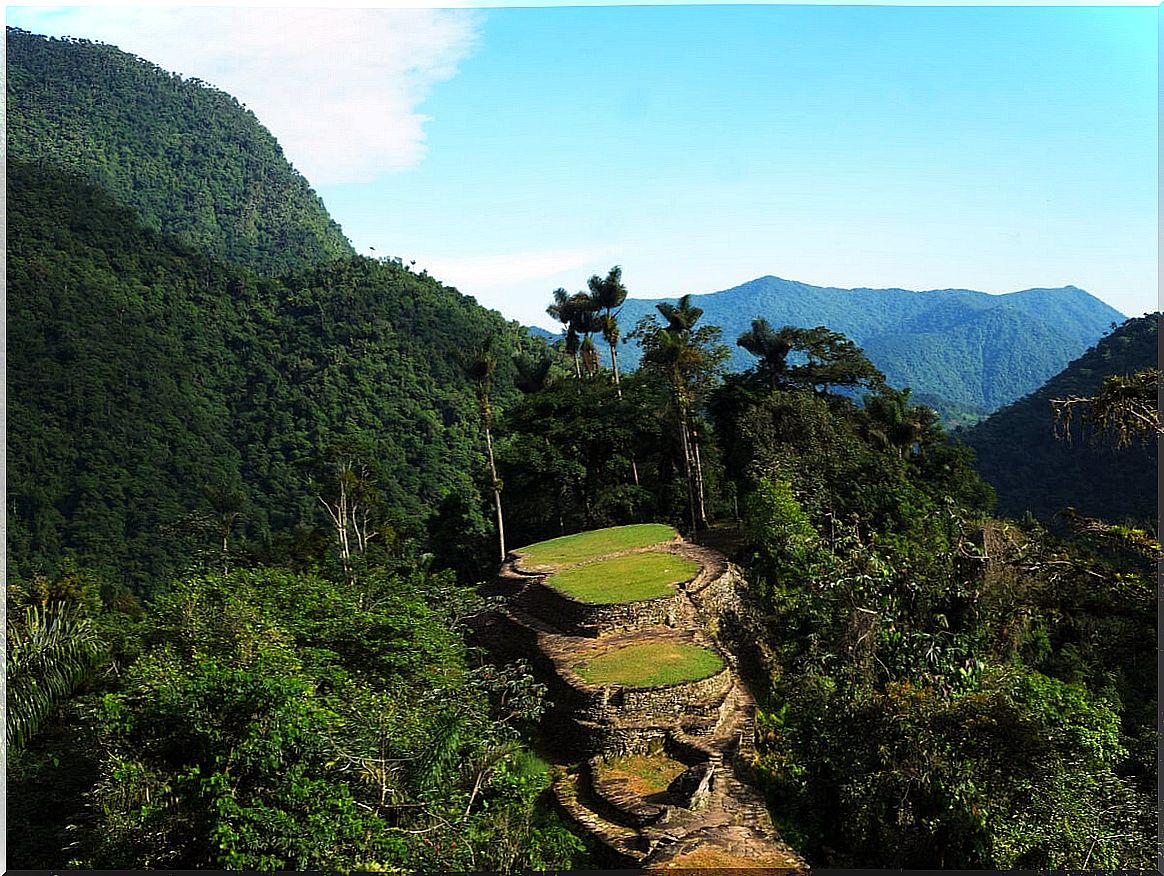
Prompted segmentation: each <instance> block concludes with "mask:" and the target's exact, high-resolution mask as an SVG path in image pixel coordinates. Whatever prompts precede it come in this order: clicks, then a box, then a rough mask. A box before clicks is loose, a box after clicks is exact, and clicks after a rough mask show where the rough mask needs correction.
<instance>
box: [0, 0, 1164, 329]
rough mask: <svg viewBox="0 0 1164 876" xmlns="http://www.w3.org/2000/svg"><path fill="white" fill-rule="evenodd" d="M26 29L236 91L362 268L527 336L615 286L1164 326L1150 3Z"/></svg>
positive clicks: (443, 15) (240, 15) (302, 14)
mask: <svg viewBox="0 0 1164 876" xmlns="http://www.w3.org/2000/svg"><path fill="white" fill-rule="evenodd" d="M7 13H8V15H7V17H8V23H9V24H12V25H17V26H21V27H25V28H27V29H29V30H33V31H36V32H40V33H51V34H55V35H61V34H70V35H74V36H81V37H87V38H91V39H98V40H101V41H103V42H109V43H113V44H115V45H119V46H120V47H121V48H123V49H125V50H127V51H131V52H134V53H135V54H138V55H141V56H143V57H146V58H148V59H150V60H151V61H154V62H156V63H158V64H160V65H161V66H163V67H166V68H168V69H174V70H177V71H178V72H181V73H183V74H185V75H188V76H198V77H200V78H202V79H204V80H207V81H209V82H212V83H214V84H216V85H218V86H220V87H222V88H223V89H224V90H227V91H229V92H231V93H232V94H235V95H236V96H237V97H238V98H239V99H240V100H241V101H242V102H244V103H245V104H247V105H248V106H249V107H250V108H251V109H253V110H254V111H255V113H256V114H257V115H258V116H259V118H260V120H261V121H263V122H264V124H266V125H267V126H268V127H269V128H270V129H271V130H272V132H273V133H274V134H275V136H276V137H278V138H279V140H280V142H281V143H282V144H283V146H284V149H285V151H286V153H287V155H288V157H289V158H290V159H291V160H292V162H293V163H294V164H295V165H296V167H297V168H299V169H300V170H301V171H302V172H303V173H304V174H305V175H306V176H307V177H308V179H309V180H311V182H312V184H313V185H314V186H315V188H316V190H317V191H318V192H319V194H320V195H321V196H322V197H323V199H324V201H325V203H326V204H327V206H328V208H329V210H330V211H331V213H332V215H333V216H334V217H335V218H336V220H337V221H338V222H339V223H340V224H341V225H342V226H343V228H344V231H345V232H346V233H347V235H348V236H349V238H350V239H351V240H352V242H353V244H354V245H355V246H356V247H357V249H358V250H360V251H361V252H366V253H373V254H375V255H380V256H385V255H387V256H400V257H402V258H404V259H405V260H406V261H413V260H415V261H416V265H417V268H418V269H419V268H427V269H428V270H429V271H430V272H431V273H432V274H434V275H435V276H437V277H438V278H440V279H442V280H444V281H445V282H447V283H449V284H451V285H455V286H457V287H458V288H459V289H460V290H461V291H462V292H465V293H467V294H471V295H474V296H475V297H476V298H477V299H478V300H479V301H481V302H482V303H483V304H486V305H488V306H491V307H496V308H497V309H499V310H501V311H502V312H503V313H505V314H506V315H507V316H510V317H512V318H515V319H520V320H522V321H523V322H527V323H537V324H542V325H546V326H551V325H553V323H552V321H551V320H549V318H548V317H546V316H545V315H544V308H545V305H546V303H547V302H548V301H549V299H550V292H551V290H552V289H554V288H556V287H558V286H564V287H566V288H567V289H568V290H570V291H574V290H576V289H580V288H583V287H584V286H585V281H586V278H587V277H588V276H590V275H591V274H593V273H605V271H606V270H607V269H608V268H609V267H610V266H611V265H614V264H620V265H622V267H623V273H624V278H625V280H626V282H627V284H628V286H629V288H630V290H631V294H632V295H636V296H641V297H654V296H661V295H674V294H679V293H683V292H711V291H716V290H718V289H723V288H727V287H729V286H732V285H736V284H738V283H741V282H745V281H747V280H749V279H753V278H755V277H758V276H762V275H764V274H775V275H777V276H781V277H786V278H789V279H795V280H800V281H803V282H806V283H814V284H818V285H839V286H897V287H904V288H910V289H932V288H948V287H959V288H972V289H981V290H983V291H986V292H1010V291H1014V290H1017V289H1022V288H1028V287H1032V286H1060V285H1066V284H1074V285H1077V286H1080V287H1082V288H1084V289H1087V290H1088V291H1090V292H1092V293H1093V294H1095V295H1097V296H1098V297H1100V298H1102V299H1103V300H1105V301H1107V302H1108V303H1109V304H1111V305H1112V306H1114V307H1116V308H1117V309H1119V310H1121V311H1123V312H1124V313H1126V314H1129V315H1138V314H1140V313H1143V312H1145V311H1148V310H1154V309H1156V308H1157V307H1158V304H1157V300H1158V291H1157V255H1158V237H1157V219H1158V211H1157V207H1158V179H1157V164H1158V137H1157V53H1158V30H1157V28H1158V15H1159V10H1158V9H1157V8H1156V7H1151V6H1143V7H1025V8H1017V7H1015V8H1011V7H998V6H995V7H978V8H973V7H971V8H967V7H910V6H898V7H885V6H844V7H841V6H823V5H821V6H768V5H745V6H636V7H572V8H490V9H480V8H478V9H445V10H433V9H420V10H401V9H364V10H355V9H348V10H336V11H327V12H322V11H319V10H310V9H288V8H281V9H280V8H276V9H271V8H267V9H263V8H250V9H245V10H241V9H240V10H230V9H226V10H223V9H213V8H207V7H202V8H157V7H151V8H149V9H148V10H146V9H134V8H132V7H117V8H100V7H85V8H66V9H50V8H17V7H9V8H8V10H7ZM373 250H374V251H373Z"/></svg>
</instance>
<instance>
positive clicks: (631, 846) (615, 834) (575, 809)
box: [553, 774, 651, 867]
mask: <svg viewBox="0 0 1164 876" xmlns="http://www.w3.org/2000/svg"><path fill="white" fill-rule="evenodd" d="M553 792H554V798H555V799H556V800H557V802H558V805H559V806H560V807H561V809H562V810H563V811H564V812H565V813H566V815H567V816H568V817H569V818H571V819H572V820H573V821H575V822H576V823H577V824H578V825H579V826H580V827H581V828H582V829H583V830H585V831H586V833H587V834H589V835H590V836H591V837H593V838H594V839H595V840H597V841H598V842H599V843H600V844H601V845H602V846H604V847H605V848H606V850H607V851H608V852H609V853H610V854H611V855H612V857H613V858H614V859H615V862H616V863H618V864H619V865H620V866H623V867H634V866H636V865H638V864H640V863H642V861H643V860H644V859H645V858H646V857H647V855H648V854H650V852H651V844H650V842H649V841H648V840H647V839H646V837H644V836H643V835H642V834H640V833H639V832H638V831H637V830H635V829H634V828H632V827H627V826H626V825H624V824H618V823H616V822H613V821H610V820H608V819H606V818H604V817H603V816H602V815H600V814H599V813H597V812H595V811H594V810H593V809H591V808H590V806H588V805H587V804H586V802H585V799H584V797H581V796H580V795H579V782H578V777H577V776H573V775H569V774H567V775H565V776H562V777H561V778H560V779H558V780H557V781H556V782H554V785H553Z"/></svg>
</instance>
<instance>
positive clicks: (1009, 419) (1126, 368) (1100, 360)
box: [959, 314, 1159, 523]
mask: <svg viewBox="0 0 1164 876" xmlns="http://www.w3.org/2000/svg"><path fill="white" fill-rule="evenodd" d="M1158 324H1159V315H1158V314H1157V315H1151V316H1143V317H1139V318H1136V319H1130V320H1128V321H1127V322H1125V323H1124V324H1123V325H1121V326H1119V327H1118V328H1117V329H1115V330H1114V331H1113V332H1112V333H1111V334H1110V335H1108V336H1106V337H1104V338H1102V339H1101V340H1100V341H1099V343H1097V344H1096V345H1095V346H1094V347H1091V348H1090V349H1088V350H1087V352H1085V353H1084V354H1083V355H1082V356H1080V357H1079V358H1077V359H1075V360H1074V361H1073V362H1071V364H1069V365H1068V366H1067V367H1066V368H1065V369H1063V371H1061V372H1059V373H1058V374H1056V375H1055V376H1054V377H1052V378H1051V379H1050V380H1048V381H1047V382H1046V383H1045V384H1044V385H1043V386H1042V387H1040V388H1039V389H1038V390H1036V391H1035V392H1033V393H1031V394H1030V395H1028V396H1026V397H1024V398H1022V399H1020V400H1019V401H1017V402H1015V403H1013V404H1010V405H1007V406H1006V407H1004V408H1003V409H1002V410H1000V411H997V412H995V413H994V414H993V415H991V416H990V418H989V419H987V420H985V421H983V422H981V423H979V424H978V425H976V426H974V427H973V428H972V429H968V430H965V431H962V432H960V433H959V435H960V437H962V438H963V439H964V440H965V442H966V443H967V444H969V445H970V446H971V447H973V448H974V450H975V452H976V454H977V459H976V461H975V466H976V468H977V469H978V470H979V472H981V474H982V475H983V477H985V478H986V479H987V480H988V481H989V482H990V483H991V484H992V485H993V486H994V488H995V490H996V492H997V494H998V505H999V510H1000V511H1002V512H1003V513H1005V514H1007V515H1010V516H1013V517H1021V516H1022V515H1023V514H1024V513H1025V512H1027V511H1030V512H1031V513H1032V514H1034V515H1035V516H1036V517H1039V518H1041V519H1047V518H1050V517H1051V516H1053V515H1054V514H1056V513H1057V512H1059V511H1062V510H1063V509H1064V508H1066V507H1068V506H1072V507H1075V508H1076V509H1077V510H1079V511H1081V512H1082V513H1085V514H1091V515H1095V516H1098V517H1103V518H1105V519H1109V520H1119V519H1123V518H1126V517H1132V518H1135V519H1137V520H1140V521H1144V522H1149V523H1151V522H1154V521H1155V520H1156V518H1157V513H1158V497H1157V491H1156V482H1155V479H1154V478H1152V477H1150V476H1149V475H1150V473H1151V472H1154V471H1156V467H1157V463H1158V458H1157V452H1156V445H1155V443H1154V442H1147V443H1143V442H1140V443H1135V444H1133V446H1131V447H1127V448H1121V449H1117V448H1114V447H1113V446H1112V445H1111V442H1110V441H1104V440H1102V439H1098V440H1097V436H1094V435H1080V434H1075V435H1074V436H1072V437H1071V440H1066V438H1065V437H1064V436H1063V435H1059V436H1056V429H1055V415H1054V412H1053V410H1052V407H1051V402H1052V400H1055V399H1066V398H1068V397H1070V396H1072V395H1074V396H1091V395H1094V394H1095V393H1096V392H1097V391H1098V390H1099V389H1100V387H1101V385H1102V384H1103V379H1104V378H1105V377H1107V376H1109V375H1128V374H1133V373H1135V372H1137V371H1142V370H1143V369H1146V368H1154V367H1156V362H1157V357H1158V355H1159V332H1158V328H1159V326H1158Z"/></svg>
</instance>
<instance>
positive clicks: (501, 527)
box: [485, 418, 506, 563]
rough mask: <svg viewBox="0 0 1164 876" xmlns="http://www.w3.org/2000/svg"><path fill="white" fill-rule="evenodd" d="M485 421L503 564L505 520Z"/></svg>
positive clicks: (488, 429)
mask: <svg viewBox="0 0 1164 876" xmlns="http://www.w3.org/2000/svg"><path fill="white" fill-rule="evenodd" d="M489 419H490V418H486V420H485V450H486V451H487V452H488V455H489V474H490V475H491V476H492V478H493V505H494V507H495V508H496V509H497V542H498V545H499V547H500V548H501V562H503V563H504V562H505V554H506V551H505V518H504V517H503V516H502V514H501V479H500V478H498V477H497V463H496V462H495V461H494V459H493V430H492V429H491V428H490V427H489Z"/></svg>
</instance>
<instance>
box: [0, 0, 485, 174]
mask: <svg viewBox="0 0 1164 876" xmlns="http://www.w3.org/2000/svg"><path fill="white" fill-rule="evenodd" d="M7 17H8V21H9V23H10V24H15V25H17V26H19V27H24V28H27V29H29V30H34V31H36V32H40V33H48V34H51V35H55V36H61V35H70V36H76V37H82V38H85V39H91V40H95V41H99V42H105V43H110V44H112V45H116V46H118V47H119V48H121V49H122V50H123V51H126V52H131V53H132V54H135V55H139V56H141V57H143V58H145V59H147V60H149V61H152V62H153V63H155V64H157V65H158V66H160V67H163V68H165V69H167V70H172V71H174V72H177V73H181V74H182V75H183V76H187V77H197V78H199V79H202V80H203V81H205V82H208V83H210V84H212V85H214V86H216V87H217V88H220V89H222V90H223V91H226V92H228V93H229V94H232V95H233V96H234V97H236V98H238V100H239V101H240V102H242V103H244V104H246V105H247V107H248V108H250V109H251V110H252V111H253V112H254V113H255V115H256V116H258V118H259V121H260V122H262V123H263V125H265V126H266V127H267V128H268V129H269V130H270V131H271V132H272V133H273V134H274V135H275V137H276V138H277V139H278V140H279V143H280V145H281V146H282V147H283V151H284V153H285V154H286V155H287V157H288V159H290V161H291V163H292V164H294V165H295V167H296V168H297V169H298V170H299V171H300V172H301V173H303V175H304V176H306V177H307V179H308V180H310V181H311V183H312V184H313V185H316V186H320V185H327V184H331V183H341V182H365V181H370V180H372V179H375V178H377V177H379V176H381V175H383V174H384V173H385V172H387V171H393V170H401V169H404V168H407V167H411V166H413V165H415V164H417V163H418V162H419V161H420V160H421V159H422V158H423V157H424V154H425V150H426V145H425V131H424V125H425V122H426V121H428V117H427V116H425V115H423V114H422V113H421V112H420V110H419V107H420V105H421V104H422V103H423V101H424V100H425V98H426V97H427V96H428V95H429V93H430V92H431V90H432V88H433V87H434V86H435V85H437V84H438V83H440V82H442V81H445V80H447V79H450V78H451V77H452V76H453V75H455V73H456V72H457V65H458V64H459V63H460V62H461V61H462V60H464V59H465V58H466V57H468V55H469V54H470V53H471V52H472V51H473V49H474V47H475V44H476V40H477V33H478V29H479V25H480V19H479V13H474V12H472V11H467V10H452V9H307V8H270V7H268V8H255V7H248V8H237V7H189V6H184V7H158V6H150V7H144V6H138V7H125V6H117V7H73V8H69V9H60V8H57V9H38V10H35V11H33V10H28V9H26V10H14V9H13V8H12V7H9V9H8V16H7Z"/></svg>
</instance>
